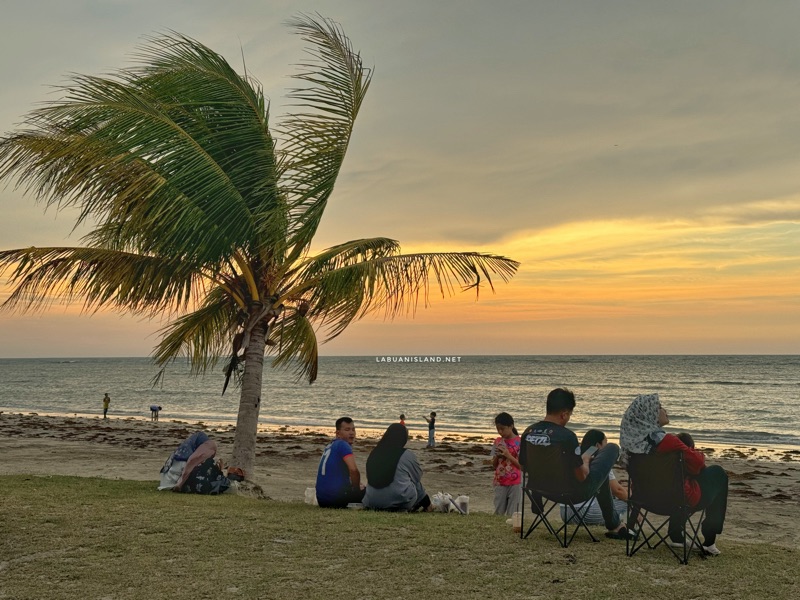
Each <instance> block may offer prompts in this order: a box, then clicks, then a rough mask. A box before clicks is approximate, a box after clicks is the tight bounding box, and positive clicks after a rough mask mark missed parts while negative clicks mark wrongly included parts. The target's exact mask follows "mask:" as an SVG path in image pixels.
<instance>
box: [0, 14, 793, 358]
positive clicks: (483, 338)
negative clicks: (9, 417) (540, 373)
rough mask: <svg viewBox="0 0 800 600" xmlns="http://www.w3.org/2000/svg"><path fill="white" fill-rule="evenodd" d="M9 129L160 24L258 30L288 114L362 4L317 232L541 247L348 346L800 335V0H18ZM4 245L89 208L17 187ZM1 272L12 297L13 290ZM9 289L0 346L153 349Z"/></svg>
mask: <svg viewBox="0 0 800 600" xmlns="http://www.w3.org/2000/svg"><path fill="white" fill-rule="evenodd" d="M2 8H3V18H2V21H0V40H2V42H0V43H2V53H0V81H2V84H1V85H0V134H4V133H7V132H10V131H13V130H14V128H15V127H16V126H17V125H18V124H19V123H20V121H21V119H22V117H23V116H24V115H25V114H26V113H27V112H28V111H30V110H31V109H33V108H34V107H35V106H36V104H37V103H38V102H41V101H44V100H47V99H52V98H53V97H54V96H53V94H54V92H53V91H52V89H51V87H50V86H53V85H57V84H61V83H64V82H65V81H66V78H67V76H68V74H70V73H82V74H100V73H108V72H111V71H113V70H115V69H117V68H120V67H124V66H125V65H126V64H129V55H130V53H131V52H132V51H133V50H134V49H135V47H136V46H137V44H139V43H141V36H142V35H146V34H152V33H157V32H162V31H165V30H168V29H172V30H176V31H179V32H181V33H184V34H187V35H190V36H192V37H195V38H197V39H199V40H200V41H202V42H203V43H205V44H206V45H208V46H210V47H212V48H214V49H215V50H217V51H218V52H220V53H221V54H223V55H224V56H226V57H227V58H228V60H229V61H230V62H231V63H232V64H234V65H235V66H236V67H237V68H240V67H241V62H242V58H241V56H242V53H244V56H245V59H246V63H247V69H248V71H249V72H250V73H251V74H252V75H254V76H255V77H257V78H258V79H259V80H260V81H261V82H262V84H263V85H264V89H265V92H266V94H267V95H268V96H269V98H270V100H271V106H272V108H271V112H272V114H273V115H276V114H280V113H281V112H282V111H283V109H284V105H285V103H286V100H285V90H286V88H287V87H288V86H289V85H290V80H289V79H288V77H287V76H288V75H290V74H292V73H293V72H294V69H293V67H292V65H293V64H295V63H297V62H299V61H300V60H301V59H302V56H303V54H302V52H303V48H302V41H301V40H300V39H299V38H297V36H294V35H292V34H291V33H290V30H289V29H288V28H287V27H286V26H285V25H284V24H283V23H284V22H285V20H286V19H288V18H290V17H291V16H293V15H295V14H296V13H297V12H300V11H302V12H320V13H321V14H323V15H325V16H328V17H331V18H333V19H335V20H337V21H338V22H340V23H341V24H342V26H343V27H344V29H345V31H346V32H347V34H348V36H349V37H350V38H351V40H352V42H353V45H354V46H355V47H356V48H358V49H360V51H361V54H362V56H363V58H364V60H365V62H366V63H367V64H368V65H373V66H374V67H375V75H374V80H373V84H372V87H371V88H370V92H369V94H368V96H367V99H366V102H365V105H364V107H363V109H362V112H361V114H360V116H359V121H358V122H357V124H356V131H355V136H354V139H353V142H352V145H351V148H350V151H349V154H348V157H347V160H346V161H345V164H344V168H343V171H342V174H341V177H340V179H339V182H338V185H337V189H336V191H335V193H334V197H333V200H332V202H331V203H330V204H329V208H328V212H327V213H326V218H325V222H324V225H323V227H322V229H321V230H320V234H319V240H318V246H319V247H320V248H322V247H327V246H329V245H331V244H334V243H337V242H341V241H345V240H349V239H354V238H360V237H373V236H379V235H380V236H386V237H391V238H394V239H397V240H399V241H400V242H401V243H402V245H403V248H404V250H406V251H425V250H430V251H434V250H479V251H489V252H494V253H498V254H503V255H506V256H510V257H512V258H514V259H516V260H518V261H520V262H522V267H521V269H520V271H519V273H518V275H517V277H516V278H515V279H514V281H513V282H512V283H511V284H509V285H502V284H501V285H499V286H498V287H497V290H496V292H497V293H496V294H494V295H492V294H491V293H490V292H489V291H488V290H487V291H485V292H482V294H481V297H480V300H479V302H477V303H476V302H475V298H474V295H460V296H457V297H455V298H450V299H445V300H442V299H435V300H434V302H433V304H432V305H431V306H430V307H429V308H427V309H420V310H418V311H417V313H416V315H415V316H414V318H413V319H399V320H396V321H394V322H385V321H383V320H382V319H381V318H377V319H368V320H365V321H362V322H360V323H358V324H356V325H353V326H351V328H350V329H348V331H346V332H345V333H344V334H343V335H342V336H341V337H340V338H338V339H337V340H335V341H334V342H332V343H330V344H328V345H326V346H324V347H323V348H322V352H323V353H327V354H366V355H372V354H410V353H414V354H662V353H664V354H705V353H711V354H719V353H723V354H724V353H792V354H796V353H800V36H798V35H797V23H798V22H800V4H798V3H797V2H789V1H787V2H782V1H770V2H766V3H756V2H751V1H736V0H720V1H704V2H696V1H678V0H673V1H671V2H663V1H658V0H631V1H622V0H605V1H604V2H597V1H594V0H580V1H563V0H553V1H540V0H524V1H518V2H517V1H513V2H512V1H505V0H496V1H495V2H491V3H490V2H486V1H484V0H441V1H431V0H405V1H404V2H396V1H388V0H386V1H384V0H379V1H376V0H369V1H368V0H363V1H362V0H339V1H335V2H333V1H330V2H326V1H323V0H299V1H283V0H276V1H273V0H260V1H255V0H238V1H236V2H220V1H219V0H214V1H206V0H194V1H191V2H190V1H183V2H179V1H173V2H171V1H168V0H159V1H153V0H136V1H133V0H130V1H123V0H119V1H113V0H105V1H102V0H72V1H71V2H62V1H61V0H52V1H40V0H25V1H18V0H4V1H3V3H2ZM0 211H1V212H0V216H1V218H0V248H15V247H23V246H30V245H38V246H45V245H73V244H76V243H77V242H78V239H79V238H80V231H78V232H72V225H73V222H74V214H70V213H66V212H65V213H59V214H56V213H55V212H51V211H49V212H47V213H45V212H44V211H43V209H42V207H41V206H38V205H36V204H35V202H34V199H33V198H32V197H28V196H23V195H22V193H21V192H19V191H17V190H15V189H14V188H13V186H9V185H7V186H5V187H4V188H3V187H0ZM7 294H8V290H7V288H2V287H0V300H2V299H3V298H5V297H7ZM79 312H80V311H79V307H54V308H52V309H51V310H49V311H48V312H47V313H45V314H36V315H10V314H8V313H5V312H4V313H0V356H3V357H28V356H144V355H147V354H149V352H150V350H151V349H152V347H153V345H154V344H155V340H156V337H155V336H156V332H157V330H158V329H159V326H160V324H159V323H155V322H143V321H140V320H137V319H135V318H132V317H129V316H119V315H116V314H96V315H93V316H85V315H80V314H79Z"/></svg>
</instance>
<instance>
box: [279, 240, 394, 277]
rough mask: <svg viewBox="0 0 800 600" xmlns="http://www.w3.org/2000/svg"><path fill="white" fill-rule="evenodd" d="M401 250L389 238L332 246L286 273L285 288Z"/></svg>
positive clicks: (354, 241) (307, 258)
mask: <svg viewBox="0 0 800 600" xmlns="http://www.w3.org/2000/svg"><path fill="white" fill-rule="evenodd" d="M399 252H400V244H399V243H398V242H397V241H396V240H392V239H389V238H382V237H378V238H365V239H360V240H353V241H350V242H346V243H344V244H339V245H337V246H332V247H330V248H328V249H326V250H323V251H322V252H320V253H318V254H316V255H314V256H311V257H306V258H305V259H304V260H302V261H300V262H299V263H297V264H296V265H294V267H293V268H292V269H291V270H289V271H287V272H286V274H285V275H284V280H285V282H286V283H285V284H284V288H287V289H291V288H292V287H294V285H296V282H297V281H308V280H311V279H314V278H316V277H317V276H319V275H320V274H323V273H327V272H329V271H332V270H334V269H338V268H341V267H345V266H347V265H351V264H356V263H359V262H363V261H367V260H372V259H374V258H380V257H384V256H394V255H396V254H398V253H399Z"/></svg>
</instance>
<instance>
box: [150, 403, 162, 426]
mask: <svg viewBox="0 0 800 600" xmlns="http://www.w3.org/2000/svg"><path fill="white" fill-rule="evenodd" d="M160 411H161V407H160V406H159V405H158V404H151V405H150V420H151V421H153V422H154V423H157V422H158V413H159V412H160Z"/></svg>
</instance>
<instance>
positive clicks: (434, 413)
mask: <svg viewBox="0 0 800 600" xmlns="http://www.w3.org/2000/svg"><path fill="white" fill-rule="evenodd" d="M435 418H436V411H431V419H435Z"/></svg>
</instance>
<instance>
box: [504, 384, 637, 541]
mask: <svg viewBox="0 0 800 600" xmlns="http://www.w3.org/2000/svg"><path fill="white" fill-rule="evenodd" d="M574 410H575V394H573V393H572V392H571V391H570V390H567V389H564V388H556V389H554V390H553V391H551V392H550V393H549V394H548V395H547V415H546V416H545V418H544V419H543V420H541V421H539V422H538V423H534V424H533V425H531V426H530V427H528V428H527V429H526V430H525V431H524V432H523V434H522V444H523V448H522V450H521V453H520V458H521V461H520V462H521V465H522V468H523V469H524V468H525V457H526V455H527V452H526V450H525V447H526V446H527V444H532V445H534V446H552V445H553V444H560V445H561V446H563V447H564V448H566V449H567V451H569V452H570V453H572V454H574V457H573V459H572V461H573V462H572V466H573V473H574V476H575V487H574V490H575V496H576V497H575V498H574V501H580V502H582V501H585V500H590V499H592V498H593V497H596V498H597V503H598V504H599V505H600V510H601V512H602V514H603V521H604V523H605V526H606V529H608V532H607V533H606V536H607V537H610V538H614V539H623V540H624V539H626V538H627V537H629V535H630V532H629V531H628V528H627V527H626V526H625V524H624V523H621V520H620V518H619V514H618V513H617V512H616V511H615V510H614V503H613V501H612V497H611V488H610V486H609V483H608V474H609V473H610V472H611V468H612V467H613V466H614V463H616V462H617V459H618V458H619V446H617V445H616V444H606V445H605V446H604V447H603V448H602V449H600V450H598V451H597V452H595V453H594V454H593V455H591V456H590V455H589V454H588V453H587V454H581V446H580V444H579V443H578V438H577V436H576V435H575V433H573V432H572V431H571V430H569V429H567V427H566V425H567V423H569V420H570V418H571V417H572V412H573V411H574ZM542 506H543V503H542V498H541V497H540V498H534V499H533V502H532V503H531V510H532V511H533V512H534V513H541V512H542V510H541V507H542Z"/></svg>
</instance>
